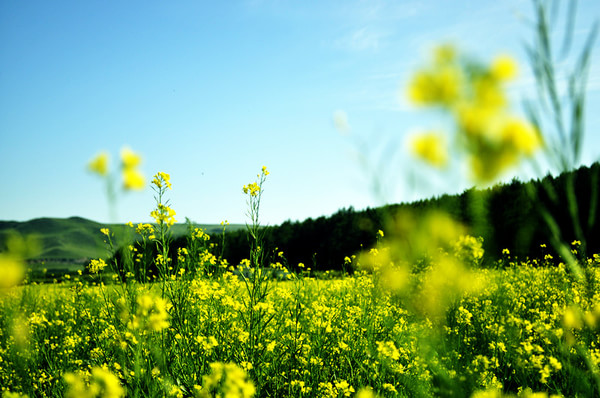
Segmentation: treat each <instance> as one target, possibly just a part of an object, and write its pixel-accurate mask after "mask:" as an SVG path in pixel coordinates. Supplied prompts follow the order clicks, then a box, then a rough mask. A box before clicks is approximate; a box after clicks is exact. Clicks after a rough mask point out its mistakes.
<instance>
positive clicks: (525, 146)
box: [500, 118, 542, 156]
mask: <svg viewBox="0 0 600 398" xmlns="http://www.w3.org/2000/svg"><path fill="white" fill-rule="evenodd" d="M500 136H501V137H502V141H503V142H504V144H505V145H506V146H512V147H513V148H514V149H515V150H516V151H518V152H519V153H520V154H523V155H526V156H531V155H532V154H533V152H535V150H536V149H538V148H540V147H541V145H542V141H541V138H540V135H539V134H538V132H537V130H536V129H535V127H533V126H532V125H531V124H530V123H527V122H525V121H524V120H521V119H518V118H508V119H507V120H506V121H505V123H504V125H503V126H502V128H501V131H500Z"/></svg>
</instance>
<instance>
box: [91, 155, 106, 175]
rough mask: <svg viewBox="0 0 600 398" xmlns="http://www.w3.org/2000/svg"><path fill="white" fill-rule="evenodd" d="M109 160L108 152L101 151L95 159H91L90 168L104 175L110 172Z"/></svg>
mask: <svg viewBox="0 0 600 398" xmlns="http://www.w3.org/2000/svg"><path fill="white" fill-rule="evenodd" d="M108 160H109V156H108V153H107V152H100V153H99V154H98V155H97V156H96V157H95V158H94V159H92V160H91V161H90V163H89V164H88V169H89V170H90V171H92V172H94V173H96V174H99V175H101V176H103V177H104V176H105V175H107V174H108Z"/></svg>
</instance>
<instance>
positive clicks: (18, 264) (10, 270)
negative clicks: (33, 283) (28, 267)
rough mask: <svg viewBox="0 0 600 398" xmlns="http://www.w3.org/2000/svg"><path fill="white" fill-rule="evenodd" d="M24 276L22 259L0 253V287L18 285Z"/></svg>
mask: <svg viewBox="0 0 600 398" xmlns="http://www.w3.org/2000/svg"><path fill="white" fill-rule="evenodd" d="M24 277H25V267H24V266H23V263H22V261H20V260H19V259H18V258H16V257H14V256H10V255H7V254H5V253H2V254H0V289H2V288H9V287H12V286H15V285H18V284H19V283H20V282H21V281H22V280H23V278H24Z"/></svg>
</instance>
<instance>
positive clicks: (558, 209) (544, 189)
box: [223, 162, 600, 271]
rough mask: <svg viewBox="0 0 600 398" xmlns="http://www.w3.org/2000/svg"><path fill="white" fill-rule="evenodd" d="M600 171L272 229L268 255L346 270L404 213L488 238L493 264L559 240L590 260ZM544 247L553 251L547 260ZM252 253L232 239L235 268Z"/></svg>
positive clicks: (596, 167) (598, 246) (599, 233)
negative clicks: (445, 217)
mask: <svg viewBox="0 0 600 398" xmlns="http://www.w3.org/2000/svg"><path fill="white" fill-rule="evenodd" d="M599 172H600V163H598V162H596V163H594V164H593V165H592V166H591V167H587V166H583V167H581V168H579V169H577V170H575V171H572V172H566V173H562V174H560V175H559V176H551V175H547V176H546V177H544V178H542V179H537V180H532V181H529V182H526V183H525V182H521V181H519V180H516V179H514V180H512V181H511V182H510V183H507V184H501V185H496V186H494V187H491V188H488V189H483V190H480V189H474V188H472V189H469V190H467V191H465V192H463V193H462V194H460V195H442V196H439V197H435V198H431V199H427V200H421V201H418V202H413V203H403V204H394V205H388V206H384V207H380V208H367V209H364V210H355V209H353V208H347V209H341V210H339V211H338V212H336V213H335V214H333V215H331V216H328V217H325V216H323V217H319V218H316V219H312V218H308V219H306V220H304V221H295V222H292V221H286V222H284V223H283V224H281V225H278V226H268V227H265V228H264V239H265V244H266V249H267V250H268V251H269V252H271V253H273V256H274V258H275V257H276V255H275V254H276V253H277V252H279V251H283V252H284V254H285V258H286V259H287V262H288V266H289V267H291V268H292V269H295V268H296V266H297V264H298V263H304V264H305V265H306V267H311V268H312V269H313V270H315V271H324V270H340V269H342V267H343V264H344V257H346V256H350V255H352V254H356V253H357V252H359V251H360V250H361V249H362V248H368V247H370V246H372V245H373V244H374V243H375V237H376V233H377V231H378V230H379V229H383V230H385V220H386V217H387V215H389V214H394V212H397V211H398V210H401V209H410V210H411V211H415V212H417V214H418V213H419V212H425V211H428V210H433V209H439V210H443V211H445V212H447V213H449V214H450V215H452V216H453V217H454V218H455V219H456V220H458V221H461V222H462V223H464V224H465V225H466V226H467V227H468V228H469V230H470V232H471V235H474V236H482V237H483V238H484V249H485V251H486V261H487V262H488V263H492V262H494V260H497V259H499V258H500V257H501V256H502V250H503V249H505V248H506V249H509V250H510V252H511V255H513V256H516V257H517V258H522V259H525V258H526V257H530V258H534V257H536V256H539V255H540V254H546V253H551V254H556V253H553V250H552V248H551V246H552V245H551V244H552V240H553V239H561V240H562V241H564V242H571V241H572V240H575V239H577V240H580V241H581V242H582V246H581V248H582V249H583V250H585V251H587V254H592V253H598V252H600V227H599V223H598V222H597V209H598V188H599V184H598V175H599ZM553 222H554V223H555V225H554V224H553ZM542 243H545V244H547V246H548V248H547V249H543V253H542V249H541V248H540V245H541V244H542ZM248 252H249V246H248V238H247V236H246V232H245V231H244V230H243V229H240V230H237V231H232V232H229V233H226V235H225V247H224V248H223V256H224V257H225V258H226V259H228V260H229V262H230V263H231V264H237V263H239V261H241V260H242V259H243V258H246V257H247V256H248Z"/></svg>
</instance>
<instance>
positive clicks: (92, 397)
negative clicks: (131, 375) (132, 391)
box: [63, 366, 125, 398]
mask: <svg viewBox="0 0 600 398" xmlns="http://www.w3.org/2000/svg"><path fill="white" fill-rule="evenodd" d="M63 377H64V380H65V382H66V383H67V391H66V393H65V397H66V398H96V397H101V398H121V397H124V396H125V390H124V389H123V387H122V386H121V382H120V381H119V378H118V377H117V376H115V375H114V374H112V373H111V372H110V371H108V370H106V369H103V368H100V367H98V366H96V367H94V368H93V369H92V375H91V379H90V381H89V384H88V383H86V382H85V379H84V377H83V376H82V375H81V374H80V373H79V374H76V373H70V372H69V373H65V375H64V376H63Z"/></svg>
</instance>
